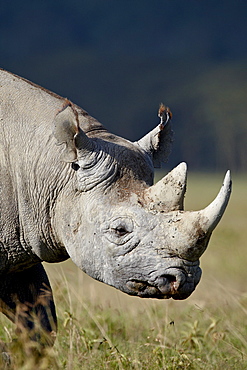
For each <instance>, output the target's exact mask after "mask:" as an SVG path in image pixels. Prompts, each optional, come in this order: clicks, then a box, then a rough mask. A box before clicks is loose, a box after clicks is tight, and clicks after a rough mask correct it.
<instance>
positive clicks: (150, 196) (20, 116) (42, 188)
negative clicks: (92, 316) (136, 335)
mask: <svg viewBox="0 0 247 370" xmlns="http://www.w3.org/2000/svg"><path fill="white" fill-rule="evenodd" d="M159 117H160V119H161V121H160V124H159V125H158V126H157V127H156V128H155V129H153V131H151V132H150V133H149V134H147V135H146V136H144V138H142V139H141V140H139V141H138V142H135V143H132V142H130V141H128V140H125V139H123V138H120V137H117V136H115V135H112V134H110V133H108V131H107V130H106V129H105V128H104V127H103V126H102V125H101V124H100V123H99V122H98V121H97V120H95V119H94V118H92V117H91V116H89V115H88V114H87V112H85V111H83V110H82V109H81V108H79V107H78V106H75V105H73V104H72V103H70V102H69V101H68V100H67V99H63V98H61V97H59V96H57V95H55V94H53V93H51V92H49V91H47V90H45V89H42V88H41V87H39V86H36V85H34V84H32V83H30V82H28V81H26V80H24V79H22V78H20V77H18V76H15V75H13V74H11V73H8V72H6V71H4V70H0V125H1V136H0V186H1V187H0V193H1V194H0V195H1V197H0V253H1V259H0V273H1V277H2V280H3V281H4V283H3V285H2V288H0V299H1V300H2V304H1V306H0V308H1V310H2V311H3V312H4V313H5V314H6V315H8V316H9V317H10V318H11V319H12V320H13V321H14V318H13V317H14V315H16V305H17V304H18V302H19V301H20V302H22V303H23V302H26V301H27V302H28V301H29V300H30V301H31V304H30V305H29V306H30V307H31V306H32V307H36V306H35V304H36V303H35V302H36V301H37V300H38V299H39V297H40V294H41V293H40V287H41V286H46V287H48V288H47V290H48V291H49V292H50V298H49V302H46V304H43V303H42V304H41V306H42V310H43V308H44V307H46V305H48V306H49V309H51V306H52V310H54V313H53V318H54V320H53V321H54V322H53V323H50V326H49V325H47V318H46V317H45V318H44V319H43V323H42V325H43V328H44V329H45V330H46V331H48V332H51V331H52V330H56V317H55V309H54V307H53V299H52V293H51V289H50V286H49V281H48V278H47V277H46V274H45V271H44V270H43V267H42V265H41V262H42V261H46V262H59V261H63V260H66V259H67V258H69V257H71V258H72V260H73V261H74V263H75V264H76V265H77V266H78V267H79V268H81V269H82V270H83V271H85V272H86V273H87V274H88V275H90V276H92V277H93V278H95V279H97V280H99V281H102V282H104V283H106V284H109V285H112V286H114V287H115V288H117V289H120V290H122V291H123V292H125V293H127V294H131V295H137V296H140V297H151V298H170V297H172V298H174V299H184V298H187V297H188V296H189V295H190V294H191V293H192V292H193V290H194V289H195V287H196V285H197V284H198V282H199V280H200V276H201V270H200V267H199V257H200V256H201V255H202V253H203V252H204V251H205V249H206V247H207V244H208V241H209V239H210V236H211V233H212V231H213V229H214V228H215V226H216V225H217V223H218V222H219V220H220V218H221V216H222V214H223V212H224V210H225V208H226V205H227V201H228V198H229V195H230V180H229V176H228V177H227V178H226V180H225V183H224V187H223V188H222V190H221V192H220V193H219V196H218V197H217V198H216V200H215V201H214V202H213V203H212V205H210V206H209V207H207V208H206V209H205V210H203V211H198V212H185V211H184V210H183V197H184V193H185V188H186V166H185V164H181V165H180V166H178V167H177V168H176V169H175V170H174V171H172V172H171V173H170V174H168V175H167V176H166V177H165V178H164V179H163V180H161V181H160V182H159V183H158V184H156V185H153V173H154V165H160V163H161V162H162V161H163V160H164V159H166V158H167V157H168V155H169V152H170V147H171V142H172V130H171V122H170V118H171V114H170V111H169V110H168V109H167V108H165V107H164V108H163V109H160V111H159ZM38 266H39V267H38ZM36 267H37V269H36ZM31 271H32V273H31ZM29 272H30V273H29ZM24 274H26V275H25V276H26V277H25V279H26V280H25V279H24V278H23V277H22V276H24ZM22 279H23V281H26V283H25V284H24V286H23V288H22V286H21V283H20V282H21V280H22ZM17 280H18V282H17ZM30 284H33V285H32V289H31V288H30ZM33 286H35V289H34V288H33ZM19 290H21V291H22V293H23V296H21V295H20V297H19ZM27 291H32V292H33V291H35V294H34V296H32V298H30V297H29V295H28V294H27ZM16 292H18V294H17V293H16ZM32 294H33V293H32ZM13 295H16V296H17V298H18V299H16V298H15V303H13V302H14V300H13V299H12V298H11V297H12V296H13ZM42 299H44V297H43V296H42ZM16 302H17V303H16ZM29 306H28V307H29ZM43 306H44V307H43ZM28 310H29V309H28ZM9 311H11V314H10V313H9ZM28 312H29V311H28ZM42 312H43V311H42ZM25 320H26V319H22V325H23V326H25V327H28V328H30V327H32V328H33V326H32V325H33V324H32V323H30V322H29V323H28V324H27V323H26V321H25ZM15 321H16V320H15ZM48 326H49V327H48ZM35 339H37V336H36V337H35Z"/></svg>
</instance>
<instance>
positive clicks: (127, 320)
mask: <svg viewBox="0 0 247 370" xmlns="http://www.w3.org/2000/svg"><path fill="white" fill-rule="evenodd" d="M221 183H222V176H218V175H209V174H201V175H199V174H192V175H189V179H188V192H187V195H186V201H185V208H186V209H188V210H196V209H200V208H203V207H205V206H206V205H207V204H208V203H209V202H210V201H211V200H212V199H213V198H214V197H215V195H216V194H217V192H218V190H219V187H220V184H221ZM246 195H247V177H246V176H245V177H244V176H240V175H234V174H233V194H232V197H231V199H230V203H229V206H228V208H227V211H226V214H225V215H224V217H223V219H222V221H221V223H220V224H219V226H218V227H217V229H216V230H215V232H214V233H213V236H212V238H211V242H210V244H209V247H208V249H207V251H206V252H205V254H204V255H203V256H202V258H201V266H202V270H203V275H202V279H201V282H200V283H199V285H198V287H197V289H196V291H195V292H194V293H193V294H192V296H191V297H189V298H188V299H187V300H185V301H180V302H178V301H173V300H167V301H165V300H164V301H157V300H151V299H150V300H148V299H140V298H135V297H129V296H127V295H124V294H123V293H121V292H119V291H117V290H116V289H113V288H110V287H108V286H105V285H104V284H101V283H98V282H95V281H94V280H92V279H91V278H89V277H87V276H86V275H85V274H83V273H82V272H81V271H79V269H78V268H76V267H75V266H74V265H73V264H72V262H71V261H68V262H65V263H61V264H56V265H46V269H47V271H48V274H49V276H50V280H51V283H52V286H53V291H54V296H55V301H56V306H57V313H58V318H59V332H58V335H57V340H56V344H55V346H54V348H53V349H50V350H48V351H47V353H46V354H45V355H44V356H43V357H40V356H38V355H37V356H36V357H33V356H31V355H30V353H31V349H30V346H28V345H27V343H25V342H15V341H13V338H15V334H14V328H13V326H12V324H11V323H10V322H9V321H8V320H7V319H5V318H4V317H1V319H0V320H1V327H2V329H1V332H0V334H1V339H2V340H3V341H4V342H8V343H9V344H8V351H10V352H11V353H12V364H11V365H10V366H9V367H6V368H8V369H18V370H20V369H23V370H24V369H68V370H72V369H73V370H76V369H147V370H149V369H152V370H153V369H154V370H155V369H195V370H197V369H207V370H210V369H220V368H224V369H246V368H247V324H246V322H247V288H246V281H247V268H246V263H247V242H246V237H247V232H246V230H247V197H246ZM0 368H4V364H3V365H2V367H1V366H0Z"/></svg>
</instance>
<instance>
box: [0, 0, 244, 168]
mask: <svg viewBox="0 0 247 370" xmlns="http://www.w3.org/2000/svg"><path fill="white" fill-rule="evenodd" d="M246 15H247V3H246V2H244V1H241V0H237V1H234V2H233V1H232V0H222V1H218V2H215V1H213V0H207V1H206V0H203V1H200V2H197V1H194V0H189V1H186V2H184V1H181V0H173V1H170V0H162V1H161V0H153V1H148V0H144V1H139V0H134V1H123V0H119V1H117V2H116V1H114V0H108V1H105V2H102V1H100V0H91V1H90V2H89V1H85V0H82V1H79V0H72V1H70V2H66V1H64V0H58V1H56V2H51V1H49V0H42V1H41V0H37V1H35V2H32V1H31V0H26V1H25V2H19V1H17V0H11V1H9V2H2V3H1V11H0V56H1V57H0V58H1V59H0V60H1V67H3V68H5V69H7V70H10V71H12V72H14V73H17V74H20V75H21V76H24V77H26V78H28V79H30V80H33V81H34V82H36V83H38V84H40V85H42V86H44V87H47V88H49V89H51V90H53V91H55V92H57V93H59V94H60V95H62V96H66V97H68V98H70V99H71V100H72V101H74V102H75V103H78V104H79V105H81V106H82V107H83V108H85V109H86V110H88V111H89V113H90V114H91V115H93V116H95V117H97V118H98V119H99V120H100V121H101V122H102V123H103V124H104V125H105V126H106V127H107V128H108V129H110V130H111V131H114V132H115V133H117V134H120V135H122V136H125V137H128V138H129V139H131V140H136V139H138V138H139V137H141V136H143V135H144V134H145V133H146V132H147V131H149V130H150V129H151V128H152V127H153V126H154V125H155V124H157V123H158V118H157V108H158V105H159V103H160V102H161V101H163V102H164V103H165V104H167V105H168V106H170V108H171V110H172V111H173V113H174V120H173V121H174V131H175V134H176V135H175V142H174V150H173V153H172V158H171V160H170V163H169V167H171V166H173V165H175V164H177V163H178V162H180V161H181V160H185V161H187V162H188V163H189V166H190V168H191V169H196V170H211V171H212V170H213V171H218V170H219V169H226V168H228V167H229V168H231V169H234V170H236V171H246V168H247V161H246V157H247V149H246V148H247V145H246V142H247V123H246V120H247V105H246V97H247V82H246V81H247V78H246V77H247V68H246V65H247V49H246V44H247V32H246Z"/></svg>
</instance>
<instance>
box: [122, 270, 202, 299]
mask: <svg viewBox="0 0 247 370" xmlns="http://www.w3.org/2000/svg"><path fill="white" fill-rule="evenodd" d="M200 271H201V270H200V269H198V273H197V274H196V275H195V276H193V275H191V274H186V273H185V271H183V270H182V269H177V268H176V269H168V270H167V273H165V274H163V275H160V276H159V277H157V278H156V279H155V280H154V281H152V282H147V281H142V280H137V279H131V280H129V281H128V282H127V284H126V286H127V289H128V294H130V295H137V296H138V297H142V298H158V299H169V298H173V299H176V300H183V299H186V298H188V297H189V296H190V295H191V293H192V292H193V291H194V290H195V287H196V285H197V284H198V282H199V279H200Z"/></svg>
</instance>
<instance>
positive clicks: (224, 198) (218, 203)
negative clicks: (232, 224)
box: [196, 171, 232, 233]
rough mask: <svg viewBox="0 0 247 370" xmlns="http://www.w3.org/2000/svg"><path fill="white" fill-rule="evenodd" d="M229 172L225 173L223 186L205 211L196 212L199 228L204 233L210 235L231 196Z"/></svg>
mask: <svg viewBox="0 0 247 370" xmlns="http://www.w3.org/2000/svg"><path fill="white" fill-rule="evenodd" d="M231 183H232V182H231V177H230V171H227V173H226V175H225V179H224V182H223V185H222V187H221V189H220V191H219V193H218V195H217V197H216V198H215V199H214V201H213V202H212V203H211V204H209V206H207V207H206V208H205V209H203V210H201V211H198V212H196V213H198V216H199V218H200V220H201V221H200V227H201V229H202V230H203V231H204V232H205V233H211V232H212V231H213V230H214V228H215V227H216V226H217V224H218V222H219V221H220V219H221V217H222V216H223V213H224V212H225V209H226V206H227V204H228V201H229V198H230V194H231Z"/></svg>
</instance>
